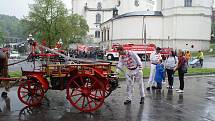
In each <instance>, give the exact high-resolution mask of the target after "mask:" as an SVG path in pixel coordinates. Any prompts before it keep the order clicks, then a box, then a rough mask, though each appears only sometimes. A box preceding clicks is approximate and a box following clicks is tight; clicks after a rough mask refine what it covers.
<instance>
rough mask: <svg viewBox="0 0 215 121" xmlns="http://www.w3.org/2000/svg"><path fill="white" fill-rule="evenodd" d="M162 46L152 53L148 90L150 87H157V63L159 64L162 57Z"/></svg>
mask: <svg viewBox="0 0 215 121" xmlns="http://www.w3.org/2000/svg"><path fill="white" fill-rule="evenodd" d="M160 50H161V48H160V47H157V48H156V51H155V52H153V53H151V54H150V62H151V67H150V76H149V81H148V87H147V88H146V90H150V87H152V89H156V85H155V84H156V82H155V80H154V78H155V69H156V65H157V64H158V62H159V60H161V59H162V57H161V54H160Z"/></svg>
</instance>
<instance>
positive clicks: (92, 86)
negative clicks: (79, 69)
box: [66, 74, 105, 112]
mask: <svg viewBox="0 0 215 121" xmlns="http://www.w3.org/2000/svg"><path fill="white" fill-rule="evenodd" d="M66 91H67V99H68V100H69V102H70V103H71V105H73V106H74V107H75V108H77V109H78V110H80V111H83V112H92V111H95V110H97V109H98V108H100V107H101V106H102V104H103V103H104V99H105V87H104V84H103V83H102V82H100V81H99V80H98V79H97V78H95V77H93V76H91V75H88V74H80V75H77V76H75V77H73V78H71V79H70V80H69V82H68V84H67V89H66Z"/></svg>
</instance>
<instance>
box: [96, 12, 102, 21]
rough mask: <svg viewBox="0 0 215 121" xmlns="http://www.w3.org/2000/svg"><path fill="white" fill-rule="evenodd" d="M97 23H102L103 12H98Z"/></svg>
mask: <svg viewBox="0 0 215 121" xmlns="http://www.w3.org/2000/svg"><path fill="white" fill-rule="evenodd" d="M96 23H101V14H99V13H98V14H96Z"/></svg>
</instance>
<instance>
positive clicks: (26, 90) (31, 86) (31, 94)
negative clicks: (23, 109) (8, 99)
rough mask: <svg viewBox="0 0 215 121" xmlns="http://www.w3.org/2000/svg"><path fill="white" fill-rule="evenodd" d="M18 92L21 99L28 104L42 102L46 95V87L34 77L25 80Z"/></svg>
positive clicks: (32, 104) (34, 104) (33, 104)
mask: <svg viewBox="0 0 215 121" xmlns="http://www.w3.org/2000/svg"><path fill="white" fill-rule="evenodd" d="M17 93H18V98H19V100H20V101H21V102H22V103H24V104H26V105H28V106H36V105H38V104H40V103H41V101H42V99H43V97H44V89H43V88H42V85H41V83H39V82H38V81H36V80H34V79H26V80H23V81H22V83H21V84H20V85H19V87H18V92H17Z"/></svg>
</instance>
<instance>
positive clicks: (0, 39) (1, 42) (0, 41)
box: [0, 28, 4, 46]
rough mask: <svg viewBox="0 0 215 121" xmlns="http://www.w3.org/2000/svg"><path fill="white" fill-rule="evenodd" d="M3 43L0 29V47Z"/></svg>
mask: <svg viewBox="0 0 215 121" xmlns="http://www.w3.org/2000/svg"><path fill="white" fill-rule="evenodd" d="M3 43H4V35H3V32H2V31H1V28H0V46H1V45H2V44H3Z"/></svg>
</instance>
